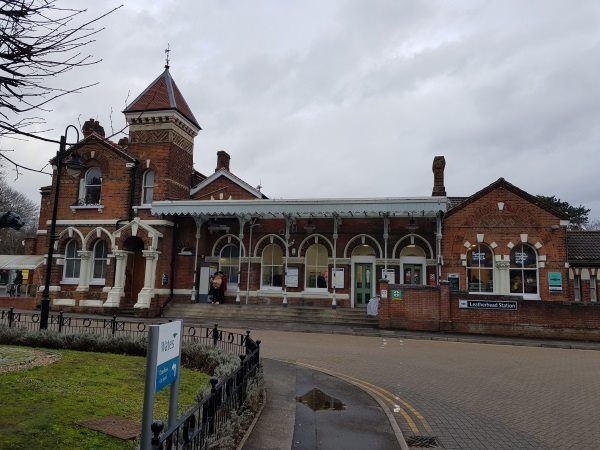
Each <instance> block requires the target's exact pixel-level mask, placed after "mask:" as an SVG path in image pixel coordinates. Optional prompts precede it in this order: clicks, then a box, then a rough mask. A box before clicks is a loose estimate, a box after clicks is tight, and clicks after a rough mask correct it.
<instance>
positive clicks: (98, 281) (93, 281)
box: [90, 239, 108, 285]
mask: <svg viewBox="0 0 600 450" xmlns="http://www.w3.org/2000/svg"><path fill="white" fill-rule="evenodd" d="M99 244H104V245H105V246H106V257H104V258H96V248H97V246H98V245H99ZM96 261H104V262H105V263H104V278H94V269H95V267H96ZM107 270H108V245H107V244H106V241H103V240H101V239H99V240H97V241H96V243H95V244H94V248H93V249H92V267H91V271H92V273H91V274H90V284H96V285H104V284H106V272H107Z"/></svg>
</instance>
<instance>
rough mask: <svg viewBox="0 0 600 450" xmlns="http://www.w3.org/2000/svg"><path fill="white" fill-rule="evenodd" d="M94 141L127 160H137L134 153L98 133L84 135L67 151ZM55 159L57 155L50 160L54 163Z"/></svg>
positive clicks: (68, 151)
mask: <svg viewBox="0 0 600 450" xmlns="http://www.w3.org/2000/svg"><path fill="white" fill-rule="evenodd" d="M92 143H98V144H100V145H102V146H103V147H106V148H107V149H108V150H110V151H112V152H113V153H114V154H116V155H117V156H120V157H121V158H123V159H126V160H127V161H130V162H134V161H136V158H134V157H133V156H132V155H130V154H129V153H127V152H126V151H125V150H123V148H122V147H120V146H118V145H117V144H115V143H114V142H112V141H109V140H108V139H106V138H105V137H104V136H100V135H99V134H96V133H91V134H90V135H89V136H86V137H84V138H83V139H82V140H80V141H79V142H77V143H76V144H73V145H72V146H71V147H69V148H68V149H67V153H70V152H72V151H75V150H77V149H79V148H81V147H83V146H85V145H87V144H92ZM55 160H56V156H55V157H53V158H52V159H51V160H50V163H52V164H54V162H55Z"/></svg>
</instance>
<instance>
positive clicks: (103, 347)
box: [0, 326, 239, 379]
mask: <svg viewBox="0 0 600 450" xmlns="http://www.w3.org/2000/svg"><path fill="white" fill-rule="evenodd" d="M0 344H7V345H22V346H26V347H43V348H51V349H59V350H60V349H62V350H79V351H84V352H97V353H116V354H124V355H132V356H145V355H146V348H147V346H148V341H147V339H146V338H145V337H142V338H140V337H129V336H113V335H108V336H101V335H97V334H92V333H82V334H61V333H58V332H56V331H49V330H43V331H29V330H27V329H25V328H19V327H14V328H8V327H6V326H0ZM181 363H182V364H183V366H185V367H188V368H190V369H194V370H199V371H202V372H205V373H207V374H209V375H212V376H215V377H217V378H219V379H223V378H224V377H226V376H228V375H229V374H231V373H233V372H234V371H235V370H236V369H237V368H238V367H239V358H238V357H237V356H236V355H232V354H229V353H225V352H224V351H222V350H219V349H218V348H215V347H208V346H205V345H199V344H184V345H183V347H182V349H181Z"/></svg>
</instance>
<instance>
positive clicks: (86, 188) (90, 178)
mask: <svg viewBox="0 0 600 450" xmlns="http://www.w3.org/2000/svg"><path fill="white" fill-rule="evenodd" d="M101 191H102V171H101V170H100V168H99V167H90V168H89V169H88V170H87V172H86V173H85V177H84V179H83V186H82V189H81V191H80V197H79V198H80V203H83V204H84V205H98V204H100V193H101Z"/></svg>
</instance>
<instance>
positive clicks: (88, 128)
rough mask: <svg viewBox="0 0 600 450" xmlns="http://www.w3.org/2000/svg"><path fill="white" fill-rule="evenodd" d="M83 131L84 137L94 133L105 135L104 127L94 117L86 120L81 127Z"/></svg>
mask: <svg viewBox="0 0 600 450" xmlns="http://www.w3.org/2000/svg"><path fill="white" fill-rule="evenodd" d="M81 131H83V137H88V136H89V135H90V134H92V133H96V134H99V135H100V136H102V137H104V128H103V127H102V125H100V122H98V121H97V120H94V119H90V120H86V121H85V123H84V124H83V126H82V127H81Z"/></svg>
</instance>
